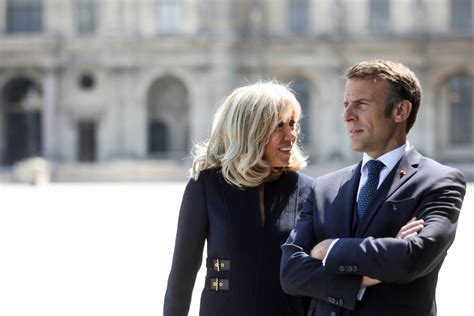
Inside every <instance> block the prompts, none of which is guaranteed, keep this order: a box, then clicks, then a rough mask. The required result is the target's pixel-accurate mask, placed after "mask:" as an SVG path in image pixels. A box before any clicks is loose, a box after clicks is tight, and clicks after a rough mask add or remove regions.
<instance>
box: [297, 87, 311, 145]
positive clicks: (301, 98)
mask: <svg viewBox="0 0 474 316" xmlns="http://www.w3.org/2000/svg"><path fill="white" fill-rule="evenodd" d="M292 88H293V91H294V92H295V96H296V99H297V100H298V102H299V103H300V105H301V110H302V118H301V120H300V128H301V131H300V134H301V135H302V143H303V144H304V145H308V144H309V143H310V139H311V138H310V137H311V134H310V132H309V123H310V116H311V111H310V106H309V102H310V83H309V81H308V80H306V79H296V80H295V81H293V84H292Z"/></svg>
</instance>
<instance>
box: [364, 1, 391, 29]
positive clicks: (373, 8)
mask: <svg viewBox="0 0 474 316" xmlns="http://www.w3.org/2000/svg"><path fill="white" fill-rule="evenodd" d="M369 29H370V31H371V32H374V33H381V32H387V31H389V30H390V0H370V1H369Z"/></svg>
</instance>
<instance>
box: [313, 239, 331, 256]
mask: <svg viewBox="0 0 474 316" xmlns="http://www.w3.org/2000/svg"><path fill="white" fill-rule="evenodd" d="M333 240H334V239H326V240H323V241H321V242H320V243H319V244H317V245H316V246H314V247H313V249H311V253H310V254H311V257H313V258H314V259H318V260H321V261H322V260H323V259H324V257H326V254H327V252H328V249H329V246H330V245H331V243H332V242H333Z"/></svg>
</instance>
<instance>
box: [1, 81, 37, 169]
mask: <svg viewBox="0 0 474 316" xmlns="http://www.w3.org/2000/svg"><path fill="white" fill-rule="evenodd" d="M0 96H1V98H2V99H1V101H0V105H1V106H0V111H1V112H2V113H0V117H2V122H1V123H2V124H1V125H0V128H2V130H1V131H0V132H1V134H3V135H0V136H3V137H4V138H3V139H2V143H3V144H4V147H3V148H4V152H3V157H2V162H3V163H4V164H6V165H12V164H14V163H15V162H17V161H19V160H22V159H24V158H28V157H35V156H41V154H42V133H41V132H42V104H43V97H42V93H41V89H40V87H39V86H38V85H36V84H35V83H34V82H33V81H31V80H30V79H28V78H23V77H19V78H16V79H13V80H11V81H9V82H8V83H7V84H6V85H5V87H4V88H3V89H2V91H0Z"/></svg>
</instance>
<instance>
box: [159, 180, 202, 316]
mask: <svg viewBox="0 0 474 316" xmlns="http://www.w3.org/2000/svg"><path fill="white" fill-rule="evenodd" d="M207 223H208V220H207V208H206V198H205V191H204V185H203V181H202V175H201V177H200V178H199V179H198V180H197V181H195V180H192V179H191V180H190V181H189V182H188V184H187V186H186V189H185V191H184V195H183V200H182V203H181V208H180V212H179V219H178V229H177V233H176V241H175V248H174V255H173V262H172V266H171V272H170V274H169V278H168V287H167V289H166V294H165V301H164V313H163V315H165V316H182V315H188V311H189V307H190V303H191V297H192V292H193V287H194V283H195V280H196V275H197V273H198V271H199V268H200V267H201V262H202V252H203V248H204V242H205V239H206V235H207V226H208V224H207Z"/></svg>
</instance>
